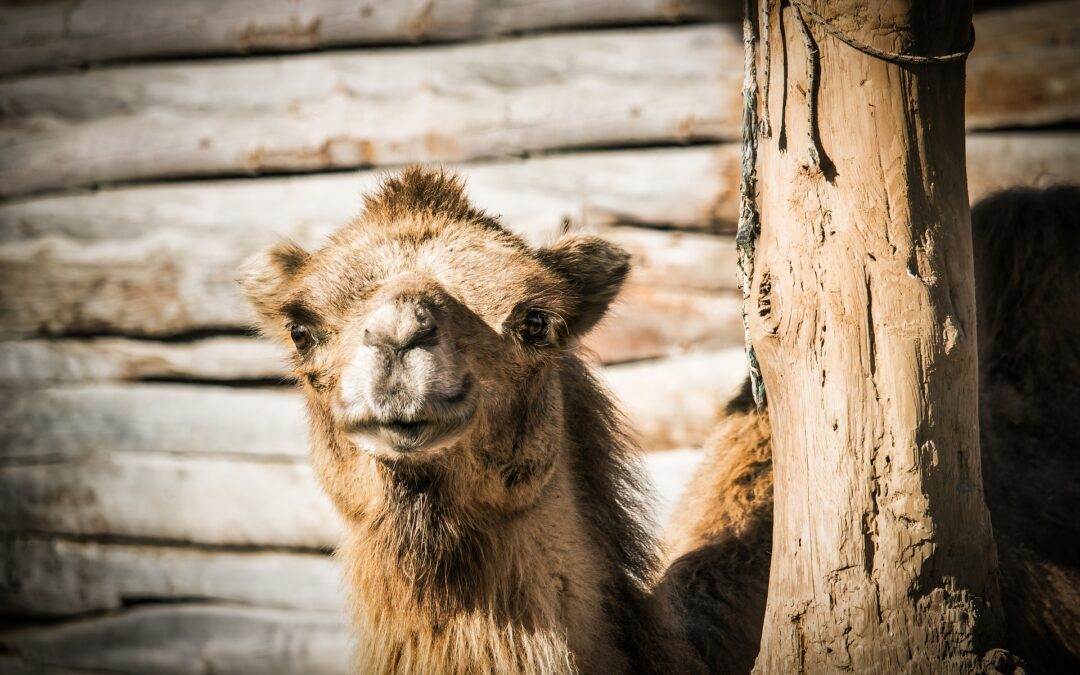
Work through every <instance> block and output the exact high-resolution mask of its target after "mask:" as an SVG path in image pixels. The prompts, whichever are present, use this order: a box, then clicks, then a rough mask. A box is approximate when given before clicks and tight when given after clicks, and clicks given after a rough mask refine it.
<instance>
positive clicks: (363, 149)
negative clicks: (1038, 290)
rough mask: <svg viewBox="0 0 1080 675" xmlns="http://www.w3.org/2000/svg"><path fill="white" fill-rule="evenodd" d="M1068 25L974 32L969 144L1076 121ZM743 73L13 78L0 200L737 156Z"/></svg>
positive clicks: (673, 40)
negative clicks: (445, 167)
mask: <svg viewBox="0 0 1080 675" xmlns="http://www.w3.org/2000/svg"><path fill="white" fill-rule="evenodd" d="M1078 9H1080V0H1070V1H1069V2H1062V3H1047V4H1038V5H1035V6H1032V7H1023V8H1017V9H1014V10H1009V12H1008V14H1007V15H1006V16H1004V17H1002V16H999V15H998V14H997V13H993V12H990V13H986V14H984V15H980V16H979V17H977V19H976V29H977V32H978V33H979V42H978V45H977V46H976V48H975V51H974V53H973V54H972V55H971V57H970V59H969V60H968V69H969V73H970V76H969V92H970V95H969V97H968V108H967V119H968V123H969V128H971V129H987V128H997V127H1010V126H1024V125H1035V124H1047V123H1056V122H1065V121H1069V120H1073V119H1075V118H1076V110H1077V102H1078V101H1080V76H1078V75H1077V69H1075V68H1072V67H1071V64H1073V63H1075V62H1076V61H1077V59H1078V58H1080V38H1078V37H1076V36H1077V35H1078V34H1080V33H1078V31H1077V30H1076V29H1077V25H1078V22H1080V18H1078V17H1080V11H1078ZM988 17H989V19H988ZM987 21H989V23H988V24H987V29H986V30H985V32H984V31H983V30H982V29H981V28H979V26H982V25H983V24H984V22H987ZM1012 23H1015V24H1016V25H1022V26H1024V30H1023V34H1022V36H1020V37H1014V36H1013V35H1012V34H1011V33H1010V32H1009V30H1008V26H1009V25H1010V24H1012ZM1039 36H1041V39H1040V38H1039ZM823 39H831V38H823ZM984 54H985V56H983V55H984ZM1003 54H1004V56H1003ZM741 58H742V52H741V44H740V40H739V36H738V31H737V27H736V25H735V24H716V25H706V26H691V27H679V28H670V29H664V30H652V29H650V30H633V31H605V32H598V33H582V34H570V35H554V36H543V37H533V38H526V39H520V40H512V41H506V42H499V43H489V44H481V45H466V46H455V47H436V48H413V49H408V50H383V51H378V52H355V53H336V54H318V55H309V56H300V57H290V58H288V59H281V58H269V59H257V60H256V59H249V60H245V62H243V63H218V62H215V63H204V64H183V65H169V66H153V67H132V68H113V69H103V70H99V71H90V72H88V73H84V74H79V75H54V76H41V77H27V78H21V79H17V80H11V81H8V82H6V83H3V84H0V111H2V112H3V113H4V114H5V116H6V117H7V121H6V122H5V123H4V124H3V125H2V126H0V150H2V151H3V152H2V156H0V194H2V195H14V194H21V193H25V192H33V191H38V190H45V189H51V188H58V187H65V186H75V185H89V184H101V183H109V182H114V181H121V180H131V179H141V178H160V177H168V176H196V175H220V174H234V173H258V172H266V171H279V170H287V171H309V170H317V169H323V168H332V167H333V168H340V167H356V166H370V165H387V164H397V163H402V162H411V161H438V162H446V161H460V160H465V159H475V158H483V157H497V156H507V155H515V154H521V153H529V152H536V151H541V150H546V149H555V148H574V147H587V146H613V145H622V144H627V143H636V144H641V143H654V144H656V143H672V142H683V141H686V140H692V139H699V140H704V139H720V138H728V139H731V138H735V137H736V136H737V135H738V129H739V122H740V114H739V108H740V101H739V81H740V79H741V78H740V75H741V72H742V68H741ZM568 102H572V105H568ZM373 130H378V133H373Z"/></svg>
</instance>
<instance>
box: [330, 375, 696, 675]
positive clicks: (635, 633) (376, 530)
mask: <svg viewBox="0 0 1080 675" xmlns="http://www.w3.org/2000/svg"><path fill="white" fill-rule="evenodd" d="M559 378H560V386H561V390H562V396H563V406H564V407H565V409H567V410H573V411H574V413H573V414H572V415H568V416H567V418H566V419H567V421H566V422H565V424H564V429H563V433H562V435H561V437H562V445H563V447H562V448H560V449H559V452H558V453H557V459H556V461H555V465H554V467H553V468H552V473H551V475H550V478H549V479H548V480H547V482H546V483H545V484H544V487H543V488H542V490H541V491H540V492H539V494H538V495H537V497H536V499H535V500H534V501H532V502H531V503H530V504H529V505H528V506H527V507H525V508H523V509H520V510H518V511H515V512H512V513H506V512H500V511H499V510H498V509H485V508H483V507H478V506H476V505H475V504H472V503H469V502H465V501H462V499H461V497H460V495H461V494H463V493H464V491H463V490H462V489H461V486H460V485H458V484H457V483H456V481H457V478H456V477H455V475H454V473H453V472H451V471H446V470H445V468H446V467H444V466H443V465H440V464H438V463H435V462H431V463H425V464H414V463H403V462H398V463H395V462H385V461H384V462H378V461H374V460H372V461H371V463H370V466H369V469H370V470H371V471H372V472H374V473H375V474H376V476H377V480H376V484H377V485H380V486H381V489H382V490H383V495H382V508H376V509H369V510H367V511H366V512H364V513H362V514H358V515H356V516H355V517H354V518H352V519H351V521H350V523H349V532H348V535H347V539H346V542H345V543H344V545H343V547H342V549H341V555H342V556H343V557H344V559H345V563H346V567H347V569H348V574H349V575H350V576H349V581H350V583H351V587H352V593H353V596H354V597H353V600H354V606H355V608H356V613H355V620H356V625H357V629H358V631H359V644H358V648H359V649H358V651H359V653H358V657H359V662H360V665H361V668H362V670H363V672H375V673H383V672H388V673H389V672H395V673H398V672H399V673H412V672H416V673H420V672H424V673H428V672H440V673H457V672H460V673H504V672H514V673H560V672H606V673H618V672H629V671H632V672H649V671H652V670H656V671H659V670H664V669H667V668H670V667H675V665H676V663H678V660H677V659H680V658H684V656H683V653H682V651H681V649H680V648H678V647H673V646H672V645H673V644H674V643H675V638H674V633H673V631H672V630H671V628H670V627H669V626H668V624H667V622H666V620H665V619H664V617H663V613H662V612H661V611H660V610H659V608H657V607H654V606H653V604H652V601H651V600H650V598H649V597H648V595H647V593H646V591H645V589H646V588H647V586H648V584H649V583H650V581H651V579H652V577H653V574H654V572H655V558H654V550H655V549H654V544H653V540H652V538H651V536H650V535H649V533H648V529H647V527H646V526H645V524H643V523H642V522H641V521H640V519H639V518H640V516H639V515H638V514H641V513H643V512H645V510H644V509H645V505H644V504H643V503H642V501H643V496H642V495H643V494H644V493H643V491H642V485H641V477H640V476H641V474H640V471H639V469H638V467H637V466H636V464H635V460H634V453H633V449H632V447H631V444H630V443H629V442H628V441H627V438H626V435H625V433H624V432H623V429H622V425H621V422H620V420H619V418H618V415H617V413H616V411H615V409H614V407H613V406H612V404H611V402H610V399H609V398H608V397H607V395H606V394H605V393H604V392H603V390H602V389H601V388H600V386H599V385H598V384H597V383H596V382H595V381H594V380H593V379H592V377H591V376H590V375H589V373H588V371H587V370H586V368H585V366H584V365H583V364H582V363H581V362H580V361H578V360H577V359H576V358H572V357H571V358H567V359H566V362H565V363H563V364H562V365H561V367H560V372H559ZM673 651H674V652H677V654H673Z"/></svg>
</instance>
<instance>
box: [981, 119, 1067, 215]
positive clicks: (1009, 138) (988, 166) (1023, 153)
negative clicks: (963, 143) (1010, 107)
mask: <svg viewBox="0 0 1080 675" xmlns="http://www.w3.org/2000/svg"><path fill="white" fill-rule="evenodd" d="M967 158H968V163H967V173H968V193H969V195H970V196H971V201H972V203H975V202H977V201H979V200H980V199H982V198H983V197H986V196H987V195H989V194H990V193H991V192H995V191H997V190H1002V189H1004V188H1009V187H1015V186H1021V185H1024V186H1043V187H1045V186H1046V185H1049V184H1052V183H1072V184H1080V133H1075V132H1067V133H1054V132H1028V133H1008V134H997V133H993V134H990V133H987V134H969V135H968V138H967Z"/></svg>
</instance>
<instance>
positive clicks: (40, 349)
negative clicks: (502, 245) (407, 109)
mask: <svg viewBox="0 0 1080 675" xmlns="http://www.w3.org/2000/svg"><path fill="white" fill-rule="evenodd" d="M741 306H742V303H741V302H740V300H739V299H738V298H737V297H735V296H734V295H730V294H726V295H717V294H712V293H696V292H683V291H667V290H665V289H662V288H660V289H657V288H647V287H641V286H632V287H630V288H628V289H627V290H626V292H624V293H623V294H622V295H621V296H620V300H619V302H618V304H616V306H615V307H614V308H613V309H612V315H611V317H610V318H608V319H607V320H605V321H604V322H603V323H601V324H600V326H599V327H598V328H597V329H596V330H595V331H594V332H593V333H592V334H590V336H589V337H588V338H587V339H586V341H585V348H586V350H588V352H589V355H590V356H592V357H595V360H596V361H598V362H600V363H620V362H625V361H640V360H643V359H653V358H659V357H663V356H670V355H672V354H675V353H679V352H682V351H686V350H689V349H717V348H722V347H731V346H734V345H738V344H741V341H742V328H741V326H742V324H741V320H740V316H741ZM286 352H287V350H286V349H285V348H283V347H279V346H278V345H276V344H274V343H271V342H270V341H267V340H257V339H252V338H244V337H212V338H206V339H196V340H192V341H190V342H158V341H155V340H132V339H128V338H91V339H64V340H39V339H34V340H18V341H7V342H0V387H27V386H41V385H42V384H54V383H77V382H96V381H130V380H176V381H183V380H198V381H221V382H225V383H235V382H239V383H258V382H260V381H267V382H273V381H274V380H282V381H284V379H285V378H286V376H287V368H286V367H285V365H284V364H285V361H286ZM2 417H3V415H2V414H0V418H2Z"/></svg>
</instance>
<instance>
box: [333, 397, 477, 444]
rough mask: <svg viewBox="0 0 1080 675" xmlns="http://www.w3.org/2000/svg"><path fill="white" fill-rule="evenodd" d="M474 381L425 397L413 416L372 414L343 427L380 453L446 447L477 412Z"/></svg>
mask: <svg viewBox="0 0 1080 675" xmlns="http://www.w3.org/2000/svg"><path fill="white" fill-rule="evenodd" d="M472 393H473V386H472V381H471V380H470V379H467V380H466V381H465V382H463V383H462V386H461V389H460V390H459V391H458V392H456V393H454V394H452V395H450V396H445V397H438V398H432V399H429V400H428V401H425V403H424V406H423V408H424V409H423V411H422V412H421V413H420V414H419V415H416V416H412V417H394V416H387V417H382V416H372V417H368V418H365V419H362V420H357V421H354V422H352V423H350V424H348V425H346V426H345V427H344V429H343V431H344V432H345V434H346V435H347V436H348V437H349V438H350V439H351V440H352V441H353V442H354V443H356V444H357V445H359V446H361V447H363V448H366V449H368V450H371V451H373V452H375V453H376V454H396V455H399V454H413V453H419V452H424V451H434V450H438V449H440V448H445V447H447V446H448V445H450V444H452V443H453V441H454V440H456V439H457V438H458V437H460V436H461V434H462V433H463V432H464V429H465V427H466V426H468V424H469V422H471V421H472V418H473V415H474V413H475V412H476V403H475V400H474V397H473V395H472Z"/></svg>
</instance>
